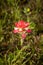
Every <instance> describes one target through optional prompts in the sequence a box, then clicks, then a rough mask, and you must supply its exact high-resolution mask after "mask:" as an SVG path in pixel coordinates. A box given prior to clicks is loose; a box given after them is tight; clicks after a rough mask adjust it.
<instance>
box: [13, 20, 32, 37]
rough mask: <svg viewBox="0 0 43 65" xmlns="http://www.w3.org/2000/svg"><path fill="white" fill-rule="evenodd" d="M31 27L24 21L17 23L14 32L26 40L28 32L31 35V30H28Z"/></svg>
mask: <svg viewBox="0 0 43 65" xmlns="http://www.w3.org/2000/svg"><path fill="white" fill-rule="evenodd" d="M29 25H30V23H29V22H25V21H23V20H21V21H19V22H16V23H15V27H14V30H13V32H14V33H19V34H20V33H21V36H22V38H25V37H26V32H28V33H31V30H30V29H29V28H28V26H29Z"/></svg>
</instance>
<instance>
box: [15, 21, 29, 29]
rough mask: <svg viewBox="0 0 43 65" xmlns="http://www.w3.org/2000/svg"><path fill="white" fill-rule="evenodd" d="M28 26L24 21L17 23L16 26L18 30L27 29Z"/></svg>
mask: <svg viewBox="0 0 43 65" xmlns="http://www.w3.org/2000/svg"><path fill="white" fill-rule="evenodd" d="M28 25H29V23H28V22H25V21H23V20H21V21H19V22H16V23H15V26H16V27H18V28H26V27H27V26H28Z"/></svg>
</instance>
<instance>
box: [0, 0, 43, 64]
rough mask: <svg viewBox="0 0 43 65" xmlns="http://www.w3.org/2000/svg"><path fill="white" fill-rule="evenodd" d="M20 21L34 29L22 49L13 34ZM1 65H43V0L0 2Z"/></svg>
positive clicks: (16, 36)
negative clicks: (30, 23) (26, 22)
mask: <svg viewBox="0 0 43 65" xmlns="http://www.w3.org/2000/svg"><path fill="white" fill-rule="evenodd" d="M19 20H25V21H28V22H32V25H31V26H33V27H34V30H33V33H32V34H30V35H28V36H27V38H26V39H25V40H24V44H23V46H22V47H21V46H20V39H19V36H18V34H17V35H14V34H13V33H12V30H13V28H14V23H15V22H17V21H19ZM28 44H30V45H29V47H28ZM0 65H43V0H0Z"/></svg>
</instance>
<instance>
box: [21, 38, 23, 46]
mask: <svg viewBox="0 0 43 65" xmlns="http://www.w3.org/2000/svg"><path fill="white" fill-rule="evenodd" d="M22 45H23V39H22V38H21V46H22Z"/></svg>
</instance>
